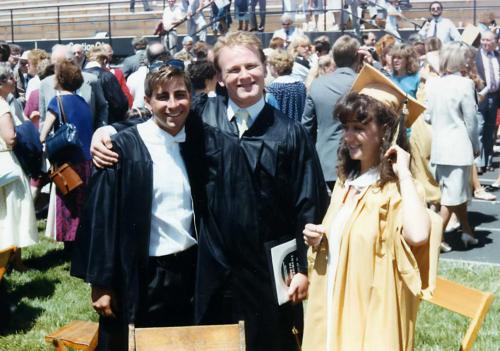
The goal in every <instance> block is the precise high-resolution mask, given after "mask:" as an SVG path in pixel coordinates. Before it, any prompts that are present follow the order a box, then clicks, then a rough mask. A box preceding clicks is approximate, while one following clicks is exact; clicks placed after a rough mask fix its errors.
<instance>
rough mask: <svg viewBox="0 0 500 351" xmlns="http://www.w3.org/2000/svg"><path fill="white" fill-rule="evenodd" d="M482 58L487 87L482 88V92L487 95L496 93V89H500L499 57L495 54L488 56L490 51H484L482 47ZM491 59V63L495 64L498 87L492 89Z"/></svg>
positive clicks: (494, 70) (494, 71)
mask: <svg viewBox="0 0 500 351" xmlns="http://www.w3.org/2000/svg"><path fill="white" fill-rule="evenodd" d="M481 59H482V60H483V67H484V78H485V79H486V87H485V88H484V89H483V90H481V92H480V94H481V95H485V94H486V93H494V92H495V91H497V90H498V88H499V86H498V85H499V84H500V67H498V59H497V57H496V56H495V55H494V54H493V56H491V58H490V56H488V52H486V51H484V50H483V49H481ZM490 60H491V63H492V64H493V74H494V76H495V77H496V81H495V83H496V89H495V90H491V73H490Z"/></svg>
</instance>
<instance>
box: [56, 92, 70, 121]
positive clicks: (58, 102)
mask: <svg viewBox="0 0 500 351" xmlns="http://www.w3.org/2000/svg"><path fill="white" fill-rule="evenodd" d="M56 98H57V106H58V107H59V118H60V119H61V121H60V122H61V123H62V124H66V123H68V120H67V118H66V114H65V113H64V107H63V103H62V99H61V95H60V94H57V95H56Z"/></svg>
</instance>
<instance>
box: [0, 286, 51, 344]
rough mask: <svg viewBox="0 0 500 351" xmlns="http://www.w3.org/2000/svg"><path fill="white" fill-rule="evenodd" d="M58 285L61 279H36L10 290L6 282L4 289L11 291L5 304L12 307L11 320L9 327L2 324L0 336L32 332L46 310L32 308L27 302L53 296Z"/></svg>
mask: <svg viewBox="0 0 500 351" xmlns="http://www.w3.org/2000/svg"><path fill="white" fill-rule="evenodd" d="M57 283H59V279H47V278H35V279H33V280H31V281H29V282H26V283H24V284H20V285H16V286H15V288H13V289H9V287H8V286H9V284H8V283H6V282H5V285H6V287H3V288H4V289H5V288H6V290H10V291H9V292H8V295H6V299H7V301H5V304H6V305H7V306H9V307H10V318H9V322H8V323H7V325H5V323H2V324H3V325H2V327H3V328H1V330H0V336H4V335H8V334H12V333H24V332H27V331H29V330H31V329H32V328H33V326H34V325H35V322H36V320H37V318H38V317H39V316H40V315H41V314H42V313H43V312H44V309H43V308H41V307H35V306H31V305H30V304H28V303H26V302H25V301H27V300H33V299H37V298H47V297H50V296H52V295H53V294H54V291H55V287H56V284H57ZM23 299H24V300H23Z"/></svg>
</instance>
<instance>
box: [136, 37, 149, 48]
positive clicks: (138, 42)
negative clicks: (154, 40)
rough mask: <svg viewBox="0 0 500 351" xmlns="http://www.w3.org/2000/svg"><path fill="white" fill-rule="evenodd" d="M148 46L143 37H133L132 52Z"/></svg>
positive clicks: (146, 40)
mask: <svg viewBox="0 0 500 351" xmlns="http://www.w3.org/2000/svg"><path fill="white" fill-rule="evenodd" d="M146 46H148V39H146V38H144V37H135V38H134V39H132V47H133V48H134V50H144V49H145V48H146Z"/></svg>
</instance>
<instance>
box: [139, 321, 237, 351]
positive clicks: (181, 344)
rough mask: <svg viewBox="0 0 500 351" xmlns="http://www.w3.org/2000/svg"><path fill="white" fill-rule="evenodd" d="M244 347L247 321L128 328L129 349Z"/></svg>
mask: <svg viewBox="0 0 500 351" xmlns="http://www.w3.org/2000/svg"><path fill="white" fill-rule="evenodd" d="M145 350H147V351H163V350H176V351H245V325H244V322H243V321H240V322H239V323H238V324H226V325H199V326H189V327H163V328H134V327H133V326H131V327H130V329H129V351H145Z"/></svg>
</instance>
